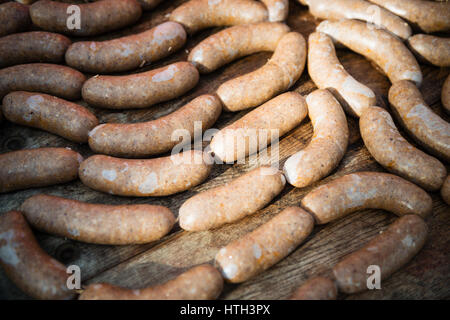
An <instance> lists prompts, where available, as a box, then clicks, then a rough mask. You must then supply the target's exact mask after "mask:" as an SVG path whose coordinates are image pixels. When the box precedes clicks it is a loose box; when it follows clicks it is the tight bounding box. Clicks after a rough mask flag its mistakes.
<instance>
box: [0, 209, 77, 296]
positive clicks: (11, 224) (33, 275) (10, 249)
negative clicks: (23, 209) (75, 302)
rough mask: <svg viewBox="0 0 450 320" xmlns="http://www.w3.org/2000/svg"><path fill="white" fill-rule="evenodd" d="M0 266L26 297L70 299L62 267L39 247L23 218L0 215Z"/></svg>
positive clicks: (20, 215) (64, 269)
mask: <svg viewBox="0 0 450 320" xmlns="http://www.w3.org/2000/svg"><path fill="white" fill-rule="evenodd" d="M0 265H1V266H2V267H3V270H4V271H5V273H6V275H7V276H8V277H9V278H10V279H11V280H12V281H13V282H14V283H15V284H16V285H17V287H19V288H20V289H21V290H22V291H23V292H25V293H26V294H28V295H29V296H30V297H33V298H36V299H51V300H54V299H70V298H73V297H74V295H75V293H74V292H71V291H70V290H69V289H68V288H67V284H66V281H67V277H68V275H67V273H66V267H65V266H64V265H63V264H61V263H60V262H58V261H56V260H55V259H53V258H52V257H50V256H49V255H48V254H47V253H46V252H45V251H44V250H42V248H41V247H40V246H39V244H38V242H37V241H36V238H35V237H34V235H33V233H32V232H31V229H30V227H29V226H28V224H27V222H26V221H25V218H24V217H23V215H22V214H21V213H20V212H18V211H9V212H6V213H3V214H2V215H0Z"/></svg>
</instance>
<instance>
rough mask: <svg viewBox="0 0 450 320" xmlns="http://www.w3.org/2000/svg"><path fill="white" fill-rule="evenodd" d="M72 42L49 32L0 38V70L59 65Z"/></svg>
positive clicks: (26, 33) (34, 32)
mask: <svg viewBox="0 0 450 320" xmlns="http://www.w3.org/2000/svg"><path fill="white" fill-rule="evenodd" d="M71 43H72V41H70V39H69V38H67V37H65V36H63V35H60V34H57V33H50V32H41V31H33V32H24V33H16V34H12V35H9V36H6V37H3V38H0V68H4V67H8V66H12V65H16V64H23V63H30V62H50V63H60V62H62V61H63V60H64V54H65V53H66V50H67V48H68V47H69V46H70V44H71Z"/></svg>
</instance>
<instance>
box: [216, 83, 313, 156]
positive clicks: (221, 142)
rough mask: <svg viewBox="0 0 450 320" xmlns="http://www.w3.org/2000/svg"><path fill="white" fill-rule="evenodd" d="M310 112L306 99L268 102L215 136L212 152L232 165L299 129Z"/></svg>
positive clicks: (284, 98) (289, 94) (284, 96)
mask: <svg viewBox="0 0 450 320" xmlns="http://www.w3.org/2000/svg"><path fill="white" fill-rule="evenodd" d="M307 112H308V109H307V106H306V102H305V99H304V98H303V97H302V96H301V95H300V94H298V93H296V92H286V93H283V94H280V95H279V96H277V97H275V98H273V99H271V100H269V101H268V102H266V103H264V104H263V105H261V106H260V107H258V108H256V109H255V110H253V111H251V112H249V113H248V114H246V115H245V116H243V117H242V118H240V119H239V120H237V121H235V122H234V123H232V124H231V125H229V126H227V127H225V128H223V129H222V130H220V131H219V132H218V133H216V134H215V135H214V138H213V139H212V141H211V144H210V147H211V151H212V152H214V156H215V157H217V158H219V159H221V160H222V161H223V162H226V163H230V162H234V161H236V160H240V159H243V158H245V157H246V156H248V155H249V154H254V153H256V152H258V151H260V150H261V149H263V148H265V147H267V146H268V145H270V144H271V143H272V139H278V138H279V137H281V136H283V135H284V134H286V133H287V132H289V131H290V130H292V129H294V128H295V127H296V126H298V125H299V124H300V123H301V122H302V121H303V119H304V118H305V117H306V114H307Z"/></svg>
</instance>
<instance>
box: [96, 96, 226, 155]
mask: <svg viewBox="0 0 450 320" xmlns="http://www.w3.org/2000/svg"><path fill="white" fill-rule="evenodd" d="M221 111H222V103H221V102H220V100H219V98H217V97H216V96H213V95H202V96H199V97H197V98H195V99H194V100H192V101H191V102H189V103H188V104H186V105H185V106H183V107H181V108H180V109H178V110H177V111H175V112H173V113H171V114H169V115H167V116H165V117H161V118H159V119H157V120H153V121H148V122H142V123H133V124H116V123H108V124H102V125H100V126H98V127H96V128H94V130H92V131H91V132H90V133H89V146H90V147H91V149H92V150H93V151H94V152H97V153H104V154H109V155H113V156H117V157H125V158H135V157H138V158H139V157H144V156H150V155H156V154H160V153H164V152H167V151H170V150H171V149H172V148H173V147H175V145H177V144H178V143H180V141H178V140H177V139H172V135H174V133H176V131H177V130H185V131H186V132H187V133H189V136H190V137H194V135H195V134H196V132H195V131H196V122H200V124H201V128H202V130H206V129H208V128H210V127H212V125H213V124H214V123H215V122H216V120H217V119H218V118H219V116H220V113H221ZM186 132H184V135H185V134H186ZM184 135H183V137H184ZM177 138H178V137H177Z"/></svg>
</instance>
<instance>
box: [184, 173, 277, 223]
mask: <svg viewBox="0 0 450 320" xmlns="http://www.w3.org/2000/svg"><path fill="white" fill-rule="evenodd" d="M285 184H286V180H285V179H284V176H283V174H282V173H281V172H279V171H278V170H277V169H275V168H271V167H260V168H257V169H254V170H252V171H250V172H247V173H246V174H244V175H242V176H240V177H238V178H236V179H234V180H232V181H230V182H229V183H227V184H225V185H222V186H219V187H216V188H212V189H209V190H206V191H203V192H200V193H198V194H196V195H195V196H193V197H192V198H190V199H188V200H187V201H186V202H184V203H183V205H182V206H181V207H180V211H179V215H178V217H179V219H180V226H181V228H183V229H184V230H188V231H202V230H209V229H213V228H217V227H220V226H221V225H223V224H226V223H232V222H235V221H237V220H240V219H242V218H244V217H245V216H248V215H250V214H253V213H255V212H256V211H258V210H259V209H262V208H264V207H265V206H266V205H267V204H268V203H269V202H270V201H271V200H272V199H273V198H275V197H276V196H277V195H278V194H279V193H280V192H281V190H283V188H284V185H285Z"/></svg>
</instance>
